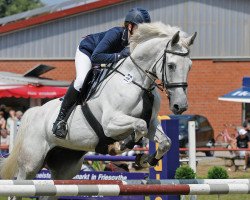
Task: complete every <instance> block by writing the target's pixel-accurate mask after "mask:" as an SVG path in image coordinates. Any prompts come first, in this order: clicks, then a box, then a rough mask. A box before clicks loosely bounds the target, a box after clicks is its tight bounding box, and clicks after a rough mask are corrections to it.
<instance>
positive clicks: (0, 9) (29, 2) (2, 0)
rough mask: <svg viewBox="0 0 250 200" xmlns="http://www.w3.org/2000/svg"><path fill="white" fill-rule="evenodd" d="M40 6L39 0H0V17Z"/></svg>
mask: <svg viewBox="0 0 250 200" xmlns="http://www.w3.org/2000/svg"><path fill="white" fill-rule="evenodd" d="M42 6H43V4H42V3H41V2H40V0H0V18H1V17H6V16H9V15H13V14H17V13H20V12H24V11H27V10H32V9H35V8H39V7H42Z"/></svg>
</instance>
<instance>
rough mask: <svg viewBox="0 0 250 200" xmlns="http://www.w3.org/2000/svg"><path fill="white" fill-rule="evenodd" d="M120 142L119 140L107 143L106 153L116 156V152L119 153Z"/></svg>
mask: <svg viewBox="0 0 250 200" xmlns="http://www.w3.org/2000/svg"><path fill="white" fill-rule="evenodd" d="M120 148H121V147H120V144H119V142H115V143H114V144H110V145H108V154H109V155H111V156H116V155H118V154H121V153H122V152H121V150H120Z"/></svg>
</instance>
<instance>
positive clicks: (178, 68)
mask: <svg viewBox="0 0 250 200" xmlns="http://www.w3.org/2000/svg"><path fill="white" fill-rule="evenodd" d="M145 35H147V36H148V38H146V39H148V40H147V41H146V42H145V40H144V41H143V39H145ZM195 37H196V33H195V34H193V35H192V36H191V37H186V33H184V32H182V31H181V32H180V30H179V29H178V28H177V27H170V26H166V25H164V24H162V23H152V24H145V25H144V24H143V25H140V26H139V30H138V32H137V35H135V36H134V38H133V39H132V42H134V41H136V42H137V44H138V41H140V42H141V45H140V47H138V48H136V49H138V51H137V53H138V52H141V53H138V55H137V53H136V52H135V53H134V55H135V57H138V62H140V60H142V59H143V61H144V66H145V65H148V66H147V67H146V68H147V69H146V70H145V71H146V72H148V75H149V76H151V77H152V78H153V79H156V78H157V79H159V80H161V81H162V86H163V88H164V89H165V90H166V93H167V95H168V98H169V102H170V110H171V111H172V112H173V113H174V114H181V113H182V112H184V111H185V110H187V108H188V103H187V86H188V85H187V76H188V72H189V70H190V68H191V65H192V61H191V59H190V57H189V47H190V46H191V45H192V44H193V42H194V39H195ZM133 45H134V46H133ZM135 46H136V44H135V43H132V48H134V47H135ZM138 46H139V45H138ZM145 53H147V57H148V61H146V58H145V56H142V55H145ZM152 58H154V59H152ZM145 63H147V64H145ZM144 69H145V68H144Z"/></svg>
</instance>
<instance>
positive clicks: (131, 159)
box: [84, 155, 135, 162]
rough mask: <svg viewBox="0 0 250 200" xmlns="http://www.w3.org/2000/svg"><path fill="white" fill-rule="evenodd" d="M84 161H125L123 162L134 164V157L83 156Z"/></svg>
mask: <svg viewBox="0 0 250 200" xmlns="http://www.w3.org/2000/svg"><path fill="white" fill-rule="evenodd" d="M84 160H90V161H125V162H135V156H108V155H107V156H106V155H89V156H84Z"/></svg>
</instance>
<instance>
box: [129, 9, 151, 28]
mask: <svg viewBox="0 0 250 200" xmlns="http://www.w3.org/2000/svg"><path fill="white" fill-rule="evenodd" d="M125 22H131V23H134V24H140V23H150V22H151V19H150V15H149V13H148V11H147V10H145V9H143V8H132V9H131V10H130V11H129V12H128V14H127V15H126V17H125Z"/></svg>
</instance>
